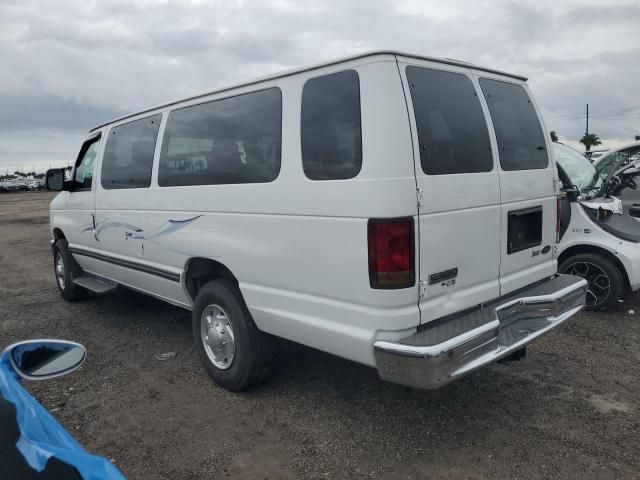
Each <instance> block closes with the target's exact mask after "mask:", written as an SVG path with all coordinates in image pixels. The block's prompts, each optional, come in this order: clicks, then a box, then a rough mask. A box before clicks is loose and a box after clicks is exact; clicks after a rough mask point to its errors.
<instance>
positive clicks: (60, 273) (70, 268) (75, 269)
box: [53, 239, 89, 302]
mask: <svg viewBox="0 0 640 480" xmlns="http://www.w3.org/2000/svg"><path fill="white" fill-rule="evenodd" d="M53 272H54V274H55V277H56V284H57V285H58V290H60V294H61V295H62V298H64V299H65V300H67V301H68V302H75V301H77V300H81V299H83V298H85V297H86V296H87V294H88V293H89V292H88V291H87V290H86V289H84V288H82V287H80V286H78V285H76V284H75V283H73V279H74V278H77V277H78V276H79V275H80V274H81V270H80V267H79V266H78V264H77V263H76V262H75V260H74V259H73V257H72V256H71V253H70V252H69V248H68V243H67V241H66V240H65V239H60V240H58V241H57V242H56V243H55V245H54V247H53Z"/></svg>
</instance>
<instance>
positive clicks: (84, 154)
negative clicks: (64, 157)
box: [73, 136, 100, 190]
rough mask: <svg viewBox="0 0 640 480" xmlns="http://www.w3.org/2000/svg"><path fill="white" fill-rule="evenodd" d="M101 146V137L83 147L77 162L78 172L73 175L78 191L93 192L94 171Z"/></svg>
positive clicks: (93, 139) (89, 141)
mask: <svg viewBox="0 0 640 480" xmlns="http://www.w3.org/2000/svg"><path fill="white" fill-rule="evenodd" d="M99 146H100V137H99V136H98V137H96V138H92V139H90V140H87V141H86V142H85V143H84V144H83V145H82V148H81V149H80V153H79V155H78V160H77V161H76V170H75V172H74V174H73V179H74V180H75V182H76V185H75V187H76V190H91V185H93V171H94V170H95V166H96V157H97V156H98V147H99Z"/></svg>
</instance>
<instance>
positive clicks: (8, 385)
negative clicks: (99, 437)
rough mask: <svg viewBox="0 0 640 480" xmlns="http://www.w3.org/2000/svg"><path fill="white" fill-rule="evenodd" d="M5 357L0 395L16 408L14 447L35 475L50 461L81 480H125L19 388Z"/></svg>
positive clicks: (0, 362)
mask: <svg viewBox="0 0 640 480" xmlns="http://www.w3.org/2000/svg"><path fill="white" fill-rule="evenodd" d="M19 380H20V377H19V375H18V374H17V373H16V372H15V370H14V369H13V367H12V366H11V363H10V361H9V359H8V358H7V354H6V353H5V354H4V355H2V357H0V395H2V396H3V397H4V398H5V399H6V400H8V401H10V402H11V403H13V404H14V405H15V407H16V420H17V422H18V428H19V429H20V439H19V440H18V443H17V444H16V446H17V447H18V450H19V451H20V452H21V453H22V455H23V456H24V458H25V460H26V461H27V463H29V465H31V467H33V468H34V469H35V470H37V471H39V472H40V471H42V470H44V468H45V467H46V464H47V461H48V460H49V458H51V457H56V458H57V459H58V460H61V461H63V462H65V463H68V464H69V465H73V466H74V467H75V468H76V470H78V472H80V475H82V478H83V479H84V480H105V479H109V480H111V479H113V480H125V477H124V475H122V474H121V473H120V472H119V471H118V469H117V468H116V467H115V466H114V465H113V464H112V463H111V462H110V461H109V460H107V459H106V458H103V457H99V456H97V455H91V454H90V453H88V452H87V451H86V450H85V449H84V448H82V446H81V445H80V444H79V443H78V442H77V441H76V440H75V439H74V438H73V437H72V436H71V435H70V434H69V433H68V432H67V431H66V430H65V429H64V428H63V427H62V425H60V424H59V423H58V422H57V421H56V419H55V418H53V417H52V416H51V414H50V413H49V412H48V411H47V410H46V409H45V408H44V407H43V406H42V405H40V403H38V401H37V400H36V399H35V398H33V397H32V396H31V395H30V394H29V392H27V391H26V390H25V389H24V388H23V387H22V385H20V381H19Z"/></svg>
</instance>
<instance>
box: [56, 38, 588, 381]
mask: <svg viewBox="0 0 640 480" xmlns="http://www.w3.org/2000/svg"><path fill="white" fill-rule="evenodd" d="M543 131H544V130H543V127H542V121H541V118H540V114H539V111H538V109H537V107H536V105H535V103H534V101H533V99H532V98H531V96H530V93H529V91H528V88H527V85H526V79H525V78H523V77H519V76H515V75H509V74H505V73H501V72H497V71H494V70H490V69H486V68H480V67H476V66H473V65H470V64H467V63H462V62H457V61H451V60H438V59H433V58H427V57H421V56H416V55H409V54H404V53H398V52H390V51H384V52H375V53H369V54H364V55H358V56H354V57H350V58H346V59H342V60H336V61H333V62H328V63H324V64H322V65H317V66H313V67H309V68H304V69H299V70H294V71H290V72H286V73H282V74H279V75H274V76H271V77H268V78H264V79H261V80H257V81H253V82H249V83H245V84H241V85H237V86H234V87H230V88H225V89H221V90H217V91H214V92H210V93H206V94H203V95H199V96H197V97H192V98H188V99H185V100H181V101H176V102H171V103H167V104H165V105H161V106H159V107H155V108H151V109H148V110H144V111H142V112H139V113H135V114H132V115H128V116H126V117H122V118H118V119H116V120H114V121H112V122H109V123H107V124H104V125H100V126H98V127H96V128H94V129H93V130H91V133H90V135H89V137H88V139H87V140H86V141H85V143H84V144H83V146H82V148H81V150H80V153H79V155H78V159H77V161H76V163H75V171H74V175H73V180H71V181H67V182H65V181H64V177H63V172H62V171H61V170H53V171H49V172H48V174H47V183H48V187H49V189H52V190H63V193H62V194H60V195H59V196H58V197H56V198H55V199H54V201H53V202H52V204H51V234H52V243H53V254H54V265H55V272H56V278H57V281H58V286H59V287H60V291H61V292H62V295H63V297H64V298H65V299H67V300H76V299H78V298H81V297H83V296H84V295H85V294H86V293H87V291H92V292H97V293H100V292H105V291H108V290H111V289H113V288H114V287H116V286H118V285H121V286H124V287H128V288H132V289H135V290H137V291H140V292H143V293H146V294H149V295H152V296H154V297H157V298H160V299H162V300H165V301H167V302H169V303H171V304H174V305H178V306H180V307H183V308H186V309H189V310H192V311H193V334H194V341H195V345H196V348H197V350H198V351H199V353H200V356H201V357H202V360H203V363H204V365H205V367H206V369H207V371H208V372H209V374H210V375H211V376H212V377H213V378H214V380H215V381H216V382H218V383H219V384H221V385H223V386H224V387H226V388H228V389H230V390H240V389H243V388H245V387H247V386H249V385H251V384H253V383H256V382H258V381H260V380H262V379H263V378H264V377H265V375H266V374H267V373H268V371H269V360H270V357H271V356H272V354H273V352H274V342H273V337H272V336H278V337H283V338H286V339H289V340H292V341H294V342H299V343H302V344H304V345H308V346H311V347H314V348H317V349H319V350H323V351H326V352H329V353H332V354H335V355H339V356H341V357H344V358H347V359H350V360H353V361H356V362H360V363H363V364H366V365H370V366H372V367H375V368H377V369H378V372H379V374H380V376H381V377H382V378H383V379H384V380H389V381H392V382H396V383H400V384H404V385H409V386H414V387H421V388H435V387H438V386H440V385H443V384H445V383H447V382H449V381H451V380H453V379H455V378H457V377H459V376H461V375H462V374H464V373H467V372H469V371H471V370H474V369H476V368H478V367H480V366H483V365H486V364H488V363H491V362H493V361H495V360H498V359H501V358H504V357H509V356H512V355H515V356H519V355H520V354H521V352H522V351H523V348H524V346H525V345H526V344H527V343H528V342H529V341H531V340H532V339H534V338H535V337H538V336H539V335H541V334H543V333H544V332H546V331H547V330H549V329H551V328H554V327H556V326H557V325H559V324H560V323H562V322H563V321H564V320H566V319H567V318H569V317H571V316H572V315H573V314H575V313H576V312H578V311H579V310H580V309H581V308H582V307H583V305H584V301H585V300H584V299H585V285H586V282H585V281H584V280H583V279H581V278H578V277H574V276H570V275H557V274H556V273H555V272H556V268H557V264H556V258H555V257H556V241H557V231H558V230H557V205H558V203H557V199H558V197H557V194H558V180H557V172H556V168H555V164H554V161H553V158H552V156H550V155H549V148H550V146H549V142H548V141H547V135H545V134H544V133H543Z"/></svg>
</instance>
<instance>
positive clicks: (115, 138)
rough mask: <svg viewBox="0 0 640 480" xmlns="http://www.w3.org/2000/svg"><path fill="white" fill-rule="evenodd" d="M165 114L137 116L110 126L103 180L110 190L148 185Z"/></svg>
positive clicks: (105, 187)
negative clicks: (137, 118) (121, 123)
mask: <svg viewBox="0 0 640 480" xmlns="http://www.w3.org/2000/svg"><path fill="white" fill-rule="evenodd" d="M161 118H162V115H160V114H158V115H153V116H151V117H147V118H143V119H140V120H135V121H133V122H129V123H125V124H123V125H118V126H117V127H113V128H112V129H111V130H109V135H108V137H107V144H106V145H105V147H104V157H103V159H102V173H101V174H100V182H101V183H102V187H103V188H104V189H106V190H113V189H119V188H146V187H148V186H149V185H151V169H152V167H153V154H154V152H155V149H156V139H157V137H158V129H159V128H160V120H161Z"/></svg>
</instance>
